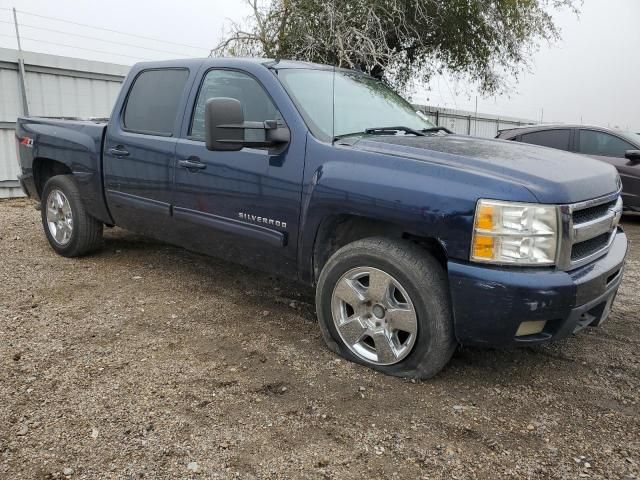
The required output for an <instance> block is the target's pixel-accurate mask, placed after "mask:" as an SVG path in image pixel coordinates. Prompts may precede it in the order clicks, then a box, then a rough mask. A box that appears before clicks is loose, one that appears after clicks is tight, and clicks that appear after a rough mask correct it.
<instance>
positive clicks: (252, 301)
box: [99, 229, 577, 384]
mask: <svg viewBox="0 0 640 480" xmlns="http://www.w3.org/2000/svg"><path fill="white" fill-rule="evenodd" d="M99 255H100V256H102V257H105V260H106V261H107V262H112V261H126V262H127V264H132V263H137V264H139V267H140V268H144V267H145V266H148V267H152V268H153V270H156V271H162V272H163V273H165V274H166V275H168V276H170V277H171V278H176V281H177V282H179V283H181V284H185V283H188V284H193V285H205V286H208V287H207V288H210V290H208V291H209V292H210V293H211V294H212V295H219V292H220V291H221V290H224V291H226V292H227V294H228V295H230V296H232V297H234V298H241V299H242V304H238V307H237V308H239V309H240V308H251V309H254V310H258V311H269V312H276V313H279V314H280V315H281V316H283V315H284V316H285V319H286V320H285V321H286V322H287V323H289V324H290V325H289V327H290V328H291V330H292V331H296V330H298V331H299V334H300V335H301V336H304V335H307V336H308V335H309V333H307V332H315V333H316V334H317V335H316V336H315V340H314V341H312V342H311V344H310V345H314V347H313V348H318V349H323V348H325V347H324V344H323V342H322V339H321V337H320V335H319V329H318V328H317V326H316V325H315V324H316V323H317V318H316V312H315V294H314V291H313V289H312V288H310V287H306V286H304V285H301V284H299V283H296V282H294V281H289V280H286V279H282V278H278V277H274V276H270V275H269V274H267V273H263V272H260V271H256V270H251V269H249V268H246V267H243V266H240V265H237V264H235V263H231V262H228V261H225V260H220V259H217V258H212V257H208V256H204V255H201V254H198V253H194V252H190V251H188V250H185V249H183V248H180V247H174V246H172V245H168V244H165V243H162V242H159V241H156V240H153V239H149V238H146V237H143V236H140V235H135V234H132V233H129V232H126V231H123V230H120V229H113V230H110V231H108V232H107V233H106V234H105V248H104V249H103V251H102V253H101V254H99ZM108 257H114V258H108ZM135 268H138V265H136V267H135ZM140 293H142V292H140ZM176 295H180V293H179V292H178V291H176ZM185 295H188V293H186V294H185ZM261 321H265V320H261ZM266 321H269V317H267V318H266ZM300 322H302V323H303V324H306V325H305V326H304V327H303V326H302V325H300ZM289 341H291V342H297V341H300V339H294V338H293V337H291V338H290V340H289ZM566 341H571V339H569V340H565V341H562V342H560V343H563V342H566ZM576 362H577V360H575V359H573V358H571V357H569V356H567V355H565V354H564V353H563V351H562V348H561V346H560V345H559V344H553V345H550V346H534V347H523V348H507V349H493V348H477V347H459V348H458V349H457V351H456V352H455V354H454V356H453V358H452V360H451V362H450V364H449V365H448V366H447V367H446V368H445V369H444V370H443V372H442V373H441V374H440V375H438V377H436V378H438V379H446V381H448V382H451V381H453V382H454V383H457V382H459V381H461V379H462V378H464V377H467V376H468V375H472V376H480V377H482V378H483V380H484V381H486V382H488V384H493V383H496V384H497V383H504V382H505V381H506V382H510V381H515V382H519V381H522V380H523V379H525V378H527V377H529V376H532V375H534V372H535V371H537V370H538V369H539V368H561V366H562V365H564V366H566V367H568V369H572V368H573V367H574V366H575V365H576ZM534 365H535V368H532V367H533V366H534ZM363 368H364V367H363Z"/></svg>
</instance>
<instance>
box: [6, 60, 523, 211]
mask: <svg viewBox="0 0 640 480" xmlns="http://www.w3.org/2000/svg"><path fill="white" fill-rule="evenodd" d="M23 56H24V67H25V68H24V70H25V79H24V80H25V84H26V91H27V100H28V108H29V114H30V115H34V116H51V117H55V116H60V117H108V116H109V115H110V113H111V108H112V106H113V104H114V102H115V100H116V97H117V96H118V92H119V90H120V84H121V83H122V80H123V79H124V76H125V75H126V74H127V72H128V70H129V67H128V66H125V65H116V64H111V63H103V62H92V61H89V60H81V59H76V58H69V57H59V56H55V55H45V54H41V53H33V52H23ZM18 60H19V54H18V51H17V50H12V49H5V48H0V198H3V197H12V196H20V195H22V191H21V189H20V187H19V184H18V181H17V176H18V173H19V167H18V162H17V156H16V141H15V134H14V129H15V122H16V118H17V117H18V116H20V115H22V114H23V113H24V107H23V100H22V90H21V72H20V68H19V61H18ZM416 108H417V109H418V110H420V111H421V112H423V113H424V114H425V115H426V116H427V117H428V118H429V119H430V120H431V121H432V122H433V123H435V124H436V125H442V126H445V127H447V128H449V129H450V130H453V131H454V132H456V133H459V134H463V135H474V136H479V137H495V136H496V134H497V133H498V130H499V129H502V128H508V127H512V126H519V125H527V124H530V123H533V122H531V121H528V120H523V119H518V118H510V117H500V116H495V115H487V114H478V115H477V116H476V115H475V114H474V113H473V112H467V111H463V110H452V109H445V108H438V107H433V106H428V105H416Z"/></svg>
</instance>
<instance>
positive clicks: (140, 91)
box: [123, 69, 189, 136]
mask: <svg viewBox="0 0 640 480" xmlns="http://www.w3.org/2000/svg"><path fill="white" fill-rule="evenodd" d="M188 77H189V72H188V71H187V70H185V69H165V70H147V71H144V72H142V73H141V74H140V75H138V77H137V78H136V79H135V81H134V83H133V86H132V87H131V90H130V91H129V96H128V98H127V104H126V106H125V110H124V121H123V123H124V127H125V128H126V129H127V130H132V131H135V132H138V133H147V134H151V135H153V134H155V135H167V136H168V135H171V134H172V133H173V126H174V124H175V121H176V117H177V115H178V107H179V105H180V98H181V97H182V93H183V92H184V87H185V85H186V83H187V78H188Z"/></svg>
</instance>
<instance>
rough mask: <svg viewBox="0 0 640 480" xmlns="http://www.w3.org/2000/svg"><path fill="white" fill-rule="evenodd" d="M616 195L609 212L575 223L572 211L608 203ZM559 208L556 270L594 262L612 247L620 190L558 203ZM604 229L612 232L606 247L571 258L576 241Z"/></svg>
mask: <svg viewBox="0 0 640 480" xmlns="http://www.w3.org/2000/svg"><path fill="white" fill-rule="evenodd" d="M616 198H617V201H616V204H615V205H614V206H613V207H612V208H609V211H608V212H607V213H606V214H605V215H604V216H602V217H600V218H597V219H594V220H590V221H588V222H583V223H579V224H575V225H574V223H573V214H574V213H575V212H579V211H581V210H584V209H586V208H590V207H597V206H598V205H603V204H605V203H609V202H611V201H613V200H615V199H616ZM559 208H560V218H561V220H560V221H561V234H560V237H559V246H558V254H557V259H556V266H557V268H558V269H560V270H573V269H574V268H578V267H581V266H583V265H586V264H588V263H590V262H593V261H594V260H596V259H598V258H600V257H601V256H603V255H605V254H606V253H607V252H608V251H609V248H611V244H612V243H613V240H614V239H615V236H616V232H617V229H618V223H619V222H620V218H621V216H622V198H621V197H620V190H618V191H617V192H616V193H612V194H609V195H605V196H603V197H599V198H594V199H591V200H586V201H584V202H579V203H574V204H570V205H560V207H559ZM607 232H611V234H610V237H609V241H608V242H607V243H606V245H605V246H603V247H602V248H601V249H599V250H598V251H596V252H594V253H592V254H590V255H588V256H586V257H583V258H580V259H579V260H574V261H572V260H571V252H572V249H573V246H574V245H575V244H577V243H581V242H584V241H586V240H590V239H592V238H595V237H597V236H598V235H602V234H603V233H607Z"/></svg>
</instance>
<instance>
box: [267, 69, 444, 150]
mask: <svg viewBox="0 0 640 480" xmlns="http://www.w3.org/2000/svg"><path fill="white" fill-rule="evenodd" d="M333 76H334V72H333V71H332V70H312V69H286V70H279V71H278V77H279V78H280V81H281V82H282V84H283V85H284V87H285V89H286V90H287V92H288V93H289V95H290V96H291V98H292V99H293V101H294V103H295V104H296V106H297V107H298V109H299V110H300V113H301V114H302V116H303V117H304V119H305V122H306V123H307V125H308V126H309V128H310V129H311V131H312V133H313V134H314V135H315V136H316V137H318V138H321V139H323V140H330V139H332V138H334V137H339V136H341V135H348V134H351V133H363V132H364V131H365V129H367V128H384V127H408V128H411V129H413V130H422V129H425V128H433V127H434V125H433V124H432V123H431V122H429V121H428V120H427V119H426V118H423V117H421V116H420V115H418V113H417V112H416V110H415V108H413V107H412V106H411V104H410V103H409V102H407V101H406V100H404V99H403V98H402V97H400V95H398V94H397V93H395V92H394V91H393V90H391V89H390V88H389V87H387V86H386V85H385V84H384V83H382V82H380V81H378V80H376V79H374V78H372V77H368V76H366V75H363V74H361V73H356V72H345V71H336V72H335V85H334V78H333ZM334 89H335V100H334V101H333V102H332V97H333V92H334ZM334 104H335V112H334V111H333V108H334V107H333V105H334ZM334 119H335V125H334V124H333V122H334Z"/></svg>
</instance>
